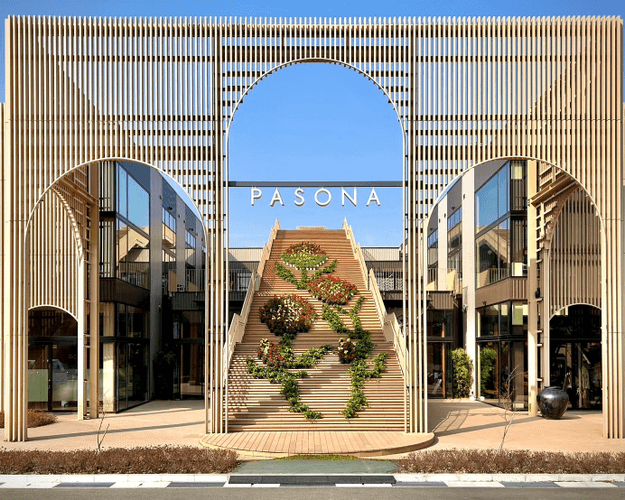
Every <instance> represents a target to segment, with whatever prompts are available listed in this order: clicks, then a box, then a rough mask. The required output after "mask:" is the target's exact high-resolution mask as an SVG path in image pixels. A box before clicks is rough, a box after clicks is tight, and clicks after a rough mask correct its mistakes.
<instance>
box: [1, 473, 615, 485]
mask: <svg viewBox="0 0 625 500" xmlns="http://www.w3.org/2000/svg"><path fill="white" fill-rule="evenodd" d="M285 486H286V487H288V486H296V487H297V486H299V487H307V486H313V487H314V486H324V487H325V486H335V487H340V486H343V487H361V486H378V487H507V488H510V487H513V488H514V487H577V488H579V487H588V488H592V487H608V488H610V487H620V488H625V474H375V473H371V474H84V475H80V474H75V475H74V474H52V475H0V489H4V488H18V489H22V488H176V487H178V488H193V487H200V488H207V487H285Z"/></svg>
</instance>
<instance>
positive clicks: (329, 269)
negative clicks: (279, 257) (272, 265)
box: [276, 260, 338, 290]
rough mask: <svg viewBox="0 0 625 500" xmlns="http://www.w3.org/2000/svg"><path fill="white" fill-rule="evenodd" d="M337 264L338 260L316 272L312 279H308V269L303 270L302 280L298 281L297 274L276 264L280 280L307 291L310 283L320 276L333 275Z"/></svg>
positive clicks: (278, 263) (301, 271)
mask: <svg viewBox="0 0 625 500" xmlns="http://www.w3.org/2000/svg"><path fill="white" fill-rule="evenodd" d="M337 264H338V261H337V260H334V261H332V263H331V264H328V265H327V266H326V267H324V268H322V269H319V270H317V271H315V272H314V273H313V275H312V277H310V278H309V277H308V271H307V270H306V269H301V270H300V273H301V275H300V276H301V279H299V280H298V279H297V278H296V277H295V274H293V271H291V270H290V269H287V267H286V266H284V265H283V264H281V263H280V262H277V263H276V275H277V276H278V277H279V278H282V279H283V280H284V281H288V282H289V283H292V284H293V285H295V286H296V287H297V289H298V290H306V288H308V282H309V281H312V280H314V279H317V278H319V277H320V276H323V275H324V274H330V273H333V272H334V270H335V269H336V265H337Z"/></svg>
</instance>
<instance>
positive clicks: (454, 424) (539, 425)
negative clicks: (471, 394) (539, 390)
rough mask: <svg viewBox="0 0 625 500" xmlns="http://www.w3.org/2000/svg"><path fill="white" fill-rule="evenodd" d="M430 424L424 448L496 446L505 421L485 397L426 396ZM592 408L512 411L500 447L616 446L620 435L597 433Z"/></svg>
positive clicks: (624, 445)
mask: <svg viewBox="0 0 625 500" xmlns="http://www.w3.org/2000/svg"><path fill="white" fill-rule="evenodd" d="M429 407H430V411H429V423H430V428H431V430H432V431H433V432H434V434H435V435H436V439H435V443H434V445H433V446H431V447H429V448H427V449H428V450H436V449H449V448H463V449H472V448H473V449H476V448H481V449H496V448H498V447H499V444H500V443H501V438H502V436H503V432H504V429H505V426H506V421H505V420H504V411H503V410H502V409H501V408H497V407H494V406H491V405H488V404H486V403H480V402H459V401H453V400H444V401H442V400H438V401H436V400H434V401H430V402H429ZM602 418H603V417H602V415H601V412H598V411H568V412H566V413H565V414H564V416H563V417H562V418H561V419H560V420H548V419H545V418H542V417H530V416H528V414H527V412H517V413H516V415H515V417H514V420H513V423H512V425H511V426H510V430H509V432H508V435H507V436H506V439H505V442H504V449H506V450H532V451H564V452H583V451H622V452H625V440H623V439H620V440H619V439H605V438H604V437H603V436H602Z"/></svg>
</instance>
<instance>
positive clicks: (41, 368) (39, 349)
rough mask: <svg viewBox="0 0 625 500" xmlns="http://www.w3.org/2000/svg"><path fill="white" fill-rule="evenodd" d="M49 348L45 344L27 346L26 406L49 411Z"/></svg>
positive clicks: (50, 388)
mask: <svg viewBox="0 0 625 500" xmlns="http://www.w3.org/2000/svg"><path fill="white" fill-rule="evenodd" d="M50 372H51V367H50V348H49V346H48V345H47V344H44V345H32V344H31V345H30V346H29V347H28V407H29V408H31V409H33V410H44V411H50V410H51V409H52V408H51V405H50V400H51V399H52V398H51V394H50V392H51V390H52V387H51V384H50V381H51V379H52V377H51V373H50Z"/></svg>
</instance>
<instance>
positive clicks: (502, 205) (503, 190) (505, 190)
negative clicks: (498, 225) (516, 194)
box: [497, 163, 510, 218]
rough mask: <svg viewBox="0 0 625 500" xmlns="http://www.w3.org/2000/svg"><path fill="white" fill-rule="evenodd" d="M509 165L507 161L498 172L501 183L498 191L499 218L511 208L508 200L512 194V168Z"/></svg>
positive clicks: (498, 181)
mask: <svg viewBox="0 0 625 500" xmlns="http://www.w3.org/2000/svg"><path fill="white" fill-rule="evenodd" d="M508 165H509V164H508V163H506V164H505V166H504V167H503V168H502V169H501V170H499V172H498V173H497V183H498V185H499V189H498V192H497V195H498V197H499V204H498V211H497V218H499V217H502V216H503V215H504V214H507V213H508V211H509V210H510V204H509V202H508V197H509V194H510V169H509V166H508Z"/></svg>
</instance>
